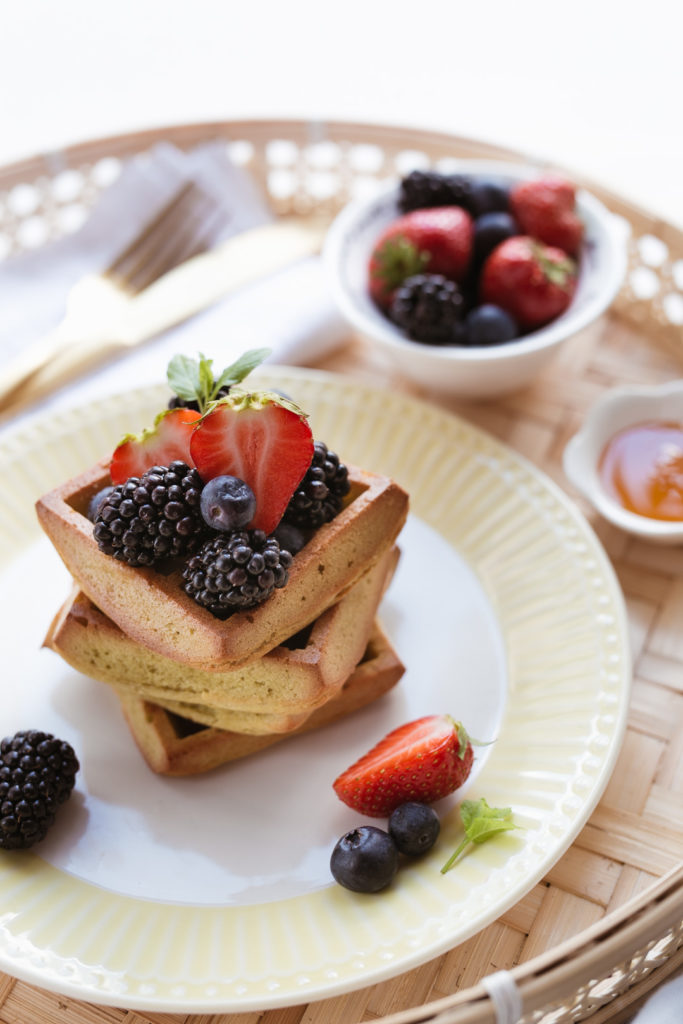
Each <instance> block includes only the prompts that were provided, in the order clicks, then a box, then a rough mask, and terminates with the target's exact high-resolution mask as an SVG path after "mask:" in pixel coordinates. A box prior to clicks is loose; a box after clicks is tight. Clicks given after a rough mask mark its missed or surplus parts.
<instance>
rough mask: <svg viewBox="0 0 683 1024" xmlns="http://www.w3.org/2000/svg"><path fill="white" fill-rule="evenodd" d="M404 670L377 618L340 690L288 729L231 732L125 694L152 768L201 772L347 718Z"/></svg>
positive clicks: (123, 701) (137, 739)
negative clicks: (258, 733) (253, 733)
mask: <svg viewBox="0 0 683 1024" xmlns="http://www.w3.org/2000/svg"><path fill="white" fill-rule="evenodd" d="M403 672H404V667H403V664H402V663H401V661H400V659H399V657H398V655H397V654H396V652H395V651H394V649H393V647H392V646H391V644H390V643H389V641H388V640H387V638H386V636H385V635H384V633H383V632H382V630H381V629H380V627H379V626H378V625H377V624H376V623H375V626H374V628H373V632H372V635H371V637H370V640H369V642H368V645H367V647H366V650H365V653H364V655H363V658H362V659H361V661H360V663H359V665H358V666H357V667H356V669H355V670H354V671H353V673H352V674H351V675H350V676H349V678H348V680H347V681H346V683H345V684H344V685H343V686H342V688H341V690H339V692H338V693H337V696H336V697H334V698H333V699H332V700H330V701H328V702H327V703H326V704H324V705H322V707H319V708H317V709H316V710H315V711H314V712H313V713H312V714H311V715H310V716H309V717H308V718H307V719H306V721H305V722H304V723H303V725H301V726H299V727H298V728H295V729H293V730H292V731H290V732H288V733H279V734H271V735H262V736H250V735H246V734H244V733H236V732H228V731H225V730H222V729H216V728H211V727H207V726H202V725H198V724H197V723H196V722H192V721H188V720H187V719H184V718H180V717H178V716H177V715H174V714H173V713H172V712H169V711H166V710H165V709H164V708H162V707H159V705H158V704H154V703H152V702H150V701H146V700H144V699H142V698H140V697H138V696H135V695H134V694H132V693H125V694H124V693H120V694H119V698H120V701H121V708H122V710H123V713H124V716H125V718H126V720H127V722H128V726H129V728H130V731H131V734H132V736H133V739H134V740H135V743H136V744H137V746H138V748H139V749H140V752H141V753H142V755H143V757H144V758H145V760H146V762H147V763H148V765H149V766H150V768H152V769H153V770H154V771H155V772H158V773H160V774H163V775H197V774H200V773H201V772H206V771H210V770H211V769H213V768H217V767H218V766H219V765H223V764H227V763H228V762H230V761H235V760H237V759H239V758H243V757H247V756H248V755H250V754H254V753H257V752H258V751H260V750H264V749H265V748H267V747H269V746H272V745H273V744H275V743H278V742H281V741H282V740H285V739H288V738H290V737H293V736H299V735H301V734H302V733H304V732H309V731H311V730H313V729H318V728H321V727H323V726H325V725H328V724H329V723H331V722H334V721H336V720H338V719H340V718H343V717H344V716H346V715H349V714H351V713H352V712H354V711H357V710H359V709H360V708H362V707H365V706H366V705H368V704H370V703H372V702H373V701H375V700H377V699H378V698H379V697H381V696H382V695H383V694H385V693H387V692H388V691H389V690H390V689H391V688H392V687H393V686H395V685H396V683H397V682H398V681H399V679H400V678H401V676H402V675H403Z"/></svg>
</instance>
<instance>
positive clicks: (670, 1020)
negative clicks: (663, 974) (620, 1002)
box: [632, 974, 683, 1024]
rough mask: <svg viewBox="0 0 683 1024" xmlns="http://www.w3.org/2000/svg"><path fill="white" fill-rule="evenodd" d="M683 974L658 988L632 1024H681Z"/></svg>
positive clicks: (682, 1016)
mask: <svg viewBox="0 0 683 1024" xmlns="http://www.w3.org/2000/svg"><path fill="white" fill-rule="evenodd" d="M682 1020H683V974H679V975H678V976H677V977H676V978H673V980H671V981H668V982H666V983H665V984H664V985H662V986H661V987H660V988H658V989H657V990H656V991H655V992H654V993H653V994H652V995H651V996H650V998H649V999H648V1001H647V1002H646V1003H645V1005H644V1006H643V1008H642V1009H641V1010H640V1011H639V1012H638V1013H637V1014H636V1016H635V1017H634V1018H633V1022H632V1024H681V1021H682Z"/></svg>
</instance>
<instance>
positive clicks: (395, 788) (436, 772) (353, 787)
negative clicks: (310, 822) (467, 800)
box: [333, 715, 474, 818]
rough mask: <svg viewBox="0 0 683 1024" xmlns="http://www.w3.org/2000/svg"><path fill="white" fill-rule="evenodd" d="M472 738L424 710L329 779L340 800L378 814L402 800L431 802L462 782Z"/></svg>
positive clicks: (383, 814)
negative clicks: (419, 716)
mask: <svg viewBox="0 0 683 1024" xmlns="http://www.w3.org/2000/svg"><path fill="white" fill-rule="evenodd" d="M473 760H474V753H473V750H472V743H471V741H470V739H469V736H468V735H467V732H466V731H465V728H464V727H463V726H462V724H461V723H460V722H456V721H454V720H453V719H452V718H451V717H450V715H427V716H426V717H424V718H418V719H416V720H415V721H413V722H408V723H407V724H406V725H402V726H400V727H399V728H398V729H394V730H393V732H390V733H389V734H388V736H385V737H384V739H383V740H380V742H379V743H378V744H377V746H375V747H373V748H372V750H370V751H369V752H368V753H367V754H365V755H364V756H363V757H361V758H360V760H359V761H356V763H355V764H353V765H351V767H350V768H347V770H346V771H345V772H343V773H342V774H341V775H340V776H339V778H338V779H336V780H335V782H334V783H333V786H334V791H335V793H336V794H337V796H338V797H339V799H340V800H341V801H343V803H345V804H347V805H348V806H349V807H352V808H353V809H354V810H355V811H358V812H359V813H360V814H366V815H368V816H369V817H371V818H384V817H386V816H387V815H389V814H391V812H392V811H393V810H394V809H395V808H396V807H399V806H400V805H401V804H404V803H406V802H408V801H417V802H419V803H432V802H433V801H434V800H440V799H441V798H442V797H444V796H448V794H449V793H452V792H453V791H454V790H456V789H458V788H459V787H460V786H462V784H463V783H464V782H465V780H466V779H467V777H468V776H469V774H470V771H471V770H472V762H473Z"/></svg>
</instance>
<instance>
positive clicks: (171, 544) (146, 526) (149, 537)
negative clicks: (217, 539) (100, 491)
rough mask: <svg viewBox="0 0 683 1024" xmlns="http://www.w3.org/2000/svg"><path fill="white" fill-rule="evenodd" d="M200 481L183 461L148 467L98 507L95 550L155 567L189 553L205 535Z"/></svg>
mask: <svg viewBox="0 0 683 1024" xmlns="http://www.w3.org/2000/svg"><path fill="white" fill-rule="evenodd" d="M201 491H202V480H201V477H200V476H199V473H198V472H197V470H196V469H190V467H189V466H187V465H186V464H185V463H184V462H172V463H171V464H170V466H152V468H151V469H148V470H147V471H146V472H145V473H143V474H142V476H140V477H137V476H132V477H130V478H129V479H128V480H126V482H125V483H124V484H119V485H118V486H117V487H115V488H114V489H113V490H112V492H111V494H109V496H108V497H106V498H105V499H104V501H103V502H102V504H101V505H100V506H99V509H98V512H97V516H96V518H95V526H94V528H93V536H94V538H95V540H96V541H97V544H98V547H99V548H100V550H101V551H104V553H105V554H107V555H113V556H114V558H118V559H119V561H122V562H127V563H128V564H129V565H133V566H141V565H153V564H154V563H155V562H159V561H161V560H162V559H165V558H174V557H176V556H178V555H185V554H188V553H189V552H191V551H193V550H194V549H195V548H196V547H197V545H198V544H199V542H200V540H201V537H202V534H203V532H204V522H203V520H202V517H201V513H200V508H199V503H200V496H201Z"/></svg>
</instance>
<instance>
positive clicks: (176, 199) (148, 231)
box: [105, 181, 195, 274]
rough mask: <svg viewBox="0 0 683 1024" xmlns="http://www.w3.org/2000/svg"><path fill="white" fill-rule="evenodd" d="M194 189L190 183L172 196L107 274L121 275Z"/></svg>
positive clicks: (107, 270) (110, 267)
mask: <svg viewBox="0 0 683 1024" xmlns="http://www.w3.org/2000/svg"><path fill="white" fill-rule="evenodd" d="M194 188H195V185H194V183H193V182H191V181H188V182H187V183H186V184H185V185H183V186H182V188H181V189H179V191H178V192H176V193H175V194H174V195H172V196H171V198H170V199H169V201H168V202H167V203H166V205H165V206H164V207H162V208H161V210H159V212H158V213H157V214H156V216H154V217H153V218H152V219H151V220H150V221H149V222H148V223H147V224H146V225H145V227H144V228H143V229H142V231H140V232H139V234H137V235H136V236H135V238H134V239H133V240H132V242H131V243H130V244H129V245H128V246H126V248H125V249H124V250H123V251H122V252H120V253H119V254H118V256H116V258H115V259H114V260H113V261H112V263H111V264H110V265H109V266H108V267H107V269H106V271H105V273H107V274H119V273H120V271H121V267H122V266H123V264H124V263H126V261H127V260H129V259H130V257H131V256H133V255H134V254H135V252H136V251H137V249H138V248H139V247H140V246H141V245H144V244H145V243H146V241H147V239H148V238H149V237H150V235H154V233H155V232H156V231H157V230H158V229H159V225H160V224H163V223H164V221H165V220H166V218H167V217H170V216H172V214H173V211H174V209H175V208H176V207H177V206H178V205H179V204H182V203H183V202H184V201H185V197H186V196H187V195H188V193H189V192H190V191H191V190H192V189H194Z"/></svg>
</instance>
